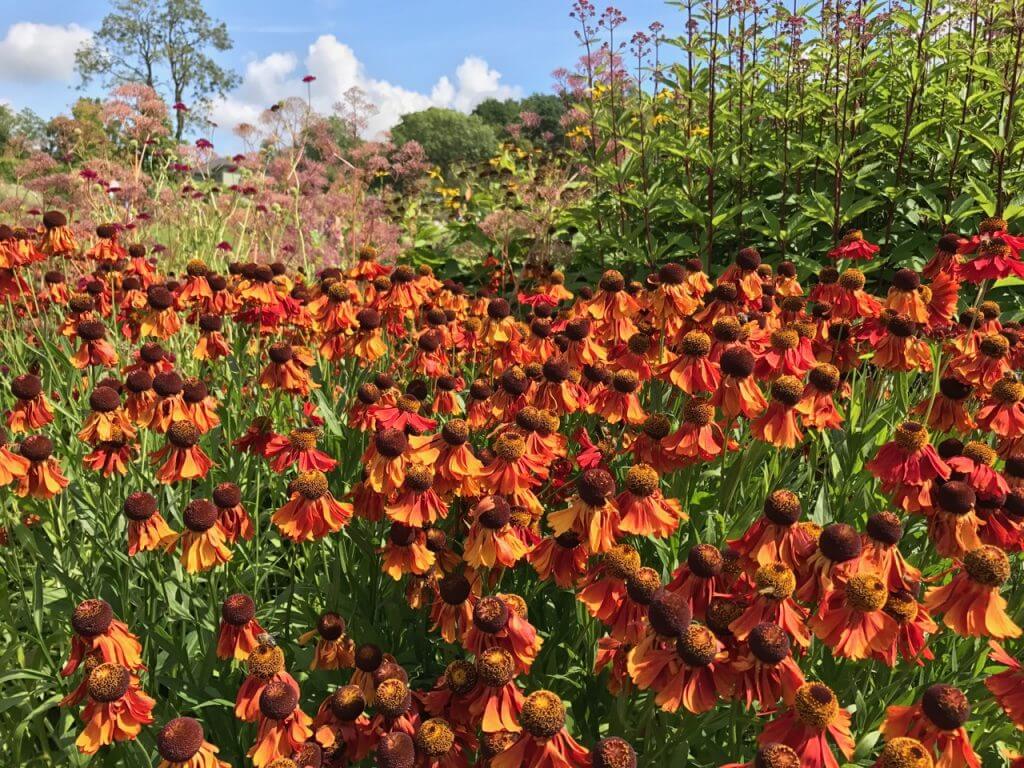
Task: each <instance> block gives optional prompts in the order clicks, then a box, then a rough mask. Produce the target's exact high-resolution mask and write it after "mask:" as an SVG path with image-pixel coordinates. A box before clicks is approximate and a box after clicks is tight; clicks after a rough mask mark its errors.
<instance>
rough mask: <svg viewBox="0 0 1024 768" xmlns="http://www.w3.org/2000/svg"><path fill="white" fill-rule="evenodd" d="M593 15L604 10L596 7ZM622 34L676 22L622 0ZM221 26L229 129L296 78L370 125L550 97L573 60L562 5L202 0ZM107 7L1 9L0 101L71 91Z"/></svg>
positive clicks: (649, 3)
mask: <svg viewBox="0 0 1024 768" xmlns="http://www.w3.org/2000/svg"><path fill="white" fill-rule="evenodd" d="M597 6H598V9H601V8H603V7H604V4H603V3H597ZM617 7H618V8H619V9H620V10H621V11H622V12H623V13H624V14H625V15H626V16H627V17H628V19H629V22H628V24H627V25H626V29H628V30H630V31H632V30H634V29H637V28H643V27H646V26H647V25H648V24H649V23H650V22H651V21H655V20H658V21H661V22H663V23H665V24H666V26H667V30H666V31H667V32H669V33H671V32H673V31H680V30H681V27H682V19H681V17H680V15H679V14H678V11H676V10H675V9H674V8H672V7H670V6H667V5H666V4H665V3H663V2H662V0H620V2H619V3H617ZM206 8H207V10H208V11H209V13H210V14H211V15H212V16H214V17H215V18H218V19H221V20H223V21H225V22H226V23H227V25H228V29H229V31H230V32H231V35H232V37H233V39H234V43H235V47H234V50H232V51H231V52H229V53H227V54H225V55H223V56H222V57H221V61H222V63H224V64H226V65H229V66H231V67H232V68H234V69H235V70H236V71H238V72H239V73H240V74H241V75H242V76H243V79H244V82H243V85H242V86H241V88H239V89H238V91H236V92H235V93H233V94H231V95H230V97H229V98H228V99H226V100H225V101H224V102H222V103H220V104H218V105H217V106H216V108H215V119H217V120H218V122H219V123H221V125H224V126H227V125H230V124H234V123H237V122H241V121H243V120H252V119H254V118H255V115H256V114H258V111H259V109H261V108H263V107H265V106H267V105H268V104H269V103H272V102H273V101H275V100H277V99H279V98H281V97H283V96H288V95H303V96H304V95H305V87H304V86H302V85H301V78H302V76H303V75H305V74H307V73H311V74H314V75H316V76H317V82H316V83H314V84H313V96H314V104H315V106H317V107H318V108H321V109H328V108H329V107H330V105H331V104H332V103H333V102H334V101H337V98H338V96H339V94H340V93H343V92H344V90H345V89H347V88H348V87H350V86H352V85H355V86H358V87H360V88H361V89H362V90H364V91H366V92H367V93H368V94H369V96H370V98H371V100H373V101H374V102H376V103H378V104H379V106H380V113H379V115H378V116H377V118H376V119H375V121H374V123H373V124H372V126H371V129H372V130H374V131H380V130H385V129H386V128H387V127H389V126H390V125H391V124H393V123H394V122H395V121H396V120H397V118H398V115H400V114H401V113H402V112H404V111H410V110H411V109H417V108H423V107H425V106H430V105H433V104H437V105H441V106H450V107H453V108H456V109H463V110H469V109H472V107H473V106H475V103H477V102H479V101H480V100H482V99H483V98H486V97H487V96H498V97H502V96H516V95H525V94H528V93H531V92H533V91H548V90H550V87H551V82H552V79H551V72H552V70H554V69H555V68H557V67H559V66H565V65H568V64H571V63H572V62H573V61H574V60H575V59H576V58H577V56H578V55H579V49H578V47H577V45H576V40H575V38H574V37H573V28H574V21H573V20H572V19H570V18H569V15H568V14H569V11H570V2H569V0H519V1H518V2H508V3H495V2H483V3H481V2H469V1H468V0H427V1H426V2H424V1H423V0H289V2H281V0H273V2H267V1H266V0H253V1H252V2H239V1H238V0H232V1H229V0H206ZM106 11H107V3H106V2H97V1H95V0H84V1H83V2H75V3H71V2H68V0H34V1H33V2H31V3H13V2H10V1H9V0H5V1H4V2H0V101H3V102H7V103H9V104H10V105H11V106H13V107H14V108H17V109H20V108H22V107H31V108H32V109H33V110H35V111H36V112H38V113H39V114H41V115H43V116H44V117H49V116H52V115H54V114H57V113H59V112H61V111H64V110H66V108H67V106H68V105H69V104H70V103H71V102H72V101H73V100H74V99H75V98H76V97H77V96H78V95H79V92H78V91H76V90H75V85H76V78H75V76H74V74H73V72H72V66H73V65H72V58H71V57H72V55H73V51H74V49H75V48H76V47H77V46H78V45H79V44H80V43H81V41H82V40H85V39H87V38H88V36H89V32H90V30H93V29H95V28H97V27H98V26H99V23H100V20H101V19H102V18H103V16H104V14H105V13H106Z"/></svg>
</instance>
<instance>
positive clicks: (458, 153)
mask: <svg viewBox="0 0 1024 768" xmlns="http://www.w3.org/2000/svg"><path fill="white" fill-rule="evenodd" d="M391 138H392V140H393V141H394V143H395V144H396V145H397V146H402V145H403V144H405V143H406V142H409V141H415V142H417V143H418V144H420V145H421V146H422V147H423V150H424V152H426V154H427V157H428V158H429V159H430V161H431V162H432V163H434V164H435V165H438V166H440V167H441V169H442V170H443V171H444V172H445V173H446V174H447V173H449V172H450V171H451V169H452V167H453V166H454V165H457V164H465V163H476V162H480V161H482V160H487V159H488V158H490V157H492V156H493V155H494V153H495V152H496V151H497V149H498V140H497V139H496V138H495V136H494V131H493V130H491V128H490V127H489V126H488V125H486V124H485V123H484V121H483V120H481V119H480V118H479V117H477V116H476V115H465V114H463V113H462V112H456V111H455V110H452V109H441V108H439V107H431V108H430V109H425V110H423V111H422V112H411V113H409V114H407V115H404V116H403V117H402V120H401V122H399V124H398V125H396V126H395V127H394V128H393V129H392V130H391Z"/></svg>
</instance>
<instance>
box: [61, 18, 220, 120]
mask: <svg viewBox="0 0 1024 768" xmlns="http://www.w3.org/2000/svg"><path fill="white" fill-rule="evenodd" d="M231 46H232V43H231V36H230V35H229V34H228V31H227V26H226V25H225V24H224V23H223V22H218V21H215V20H214V19H211V18H210V16H209V15H208V14H207V13H206V10H205V9H204V8H203V4H202V2H201V0H113V1H112V10H111V12H110V13H108V14H107V15H106V16H105V17H104V18H103V21H102V23H101V24H100V28H99V29H98V30H97V31H96V33H95V34H94V35H93V37H92V38H91V40H90V41H89V42H88V43H86V44H85V45H84V46H83V47H82V48H80V49H79V50H78V51H77V52H76V53H75V63H76V67H77V69H78V73H79V75H80V76H81V79H82V84H83V85H85V84H87V83H89V82H91V81H92V80H94V79H99V80H101V81H102V82H104V83H105V84H107V85H111V84H116V83H145V84H146V85H148V86H150V87H151V88H154V89H156V90H158V91H163V92H164V93H166V94H167V97H168V101H169V102H170V103H172V104H175V103H178V102H182V103H184V102H185V101H186V100H187V101H189V102H191V106H192V107H193V108H195V107H198V108H202V107H204V106H205V105H206V104H207V102H208V101H209V100H210V99H211V98H212V97H214V96H223V95H224V94H225V93H226V92H227V91H229V90H230V89H231V88H233V87H234V86H235V85H237V83H238V76H237V75H236V74H235V73H233V72H231V71H229V70H227V69H224V68H223V67H221V66H220V65H219V64H217V62H216V61H214V59H213V58H212V57H211V56H210V54H209V52H210V51H227V50H230V49H231ZM186 120H187V113H186V112H184V111H177V112H176V125H175V138H177V139H181V137H182V135H183V134H184V131H185V125H186Z"/></svg>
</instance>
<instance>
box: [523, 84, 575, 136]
mask: <svg viewBox="0 0 1024 768" xmlns="http://www.w3.org/2000/svg"><path fill="white" fill-rule="evenodd" d="M519 111H520V112H521V113H522V112H532V113H533V114H535V115H537V116H538V117H539V118H540V124H539V125H538V126H537V127H536V128H535V129H534V132H535V133H536V134H537V135H538V136H540V135H542V134H545V133H550V134H551V135H552V136H554V141H555V143H561V141H562V138H563V137H564V136H565V129H564V128H563V127H562V123H561V119H562V115H564V114H565V103H564V102H563V101H562V100H561V99H560V98H559V97H558V96H555V95H554V94H551V93H534V94H532V95H530V96H527V97H526V98H525V99H523V100H522V101H521V102H519Z"/></svg>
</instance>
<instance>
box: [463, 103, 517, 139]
mask: <svg viewBox="0 0 1024 768" xmlns="http://www.w3.org/2000/svg"><path fill="white" fill-rule="evenodd" d="M519 112H520V109H519V102H518V101H516V100H515V99H505V100H504V101H502V100H501V99H485V100H484V101H481V102H480V103H479V104H477V106H476V109H474V110H473V114H474V115H476V116H477V117H479V118H480V119H481V120H483V121H484V122H485V123H487V125H489V126H491V128H493V129H494V132H495V133H501V132H502V131H504V130H505V126H507V125H508V124H509V123H512V122H515V120H516V118H517V117H519Z"/></svg>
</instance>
